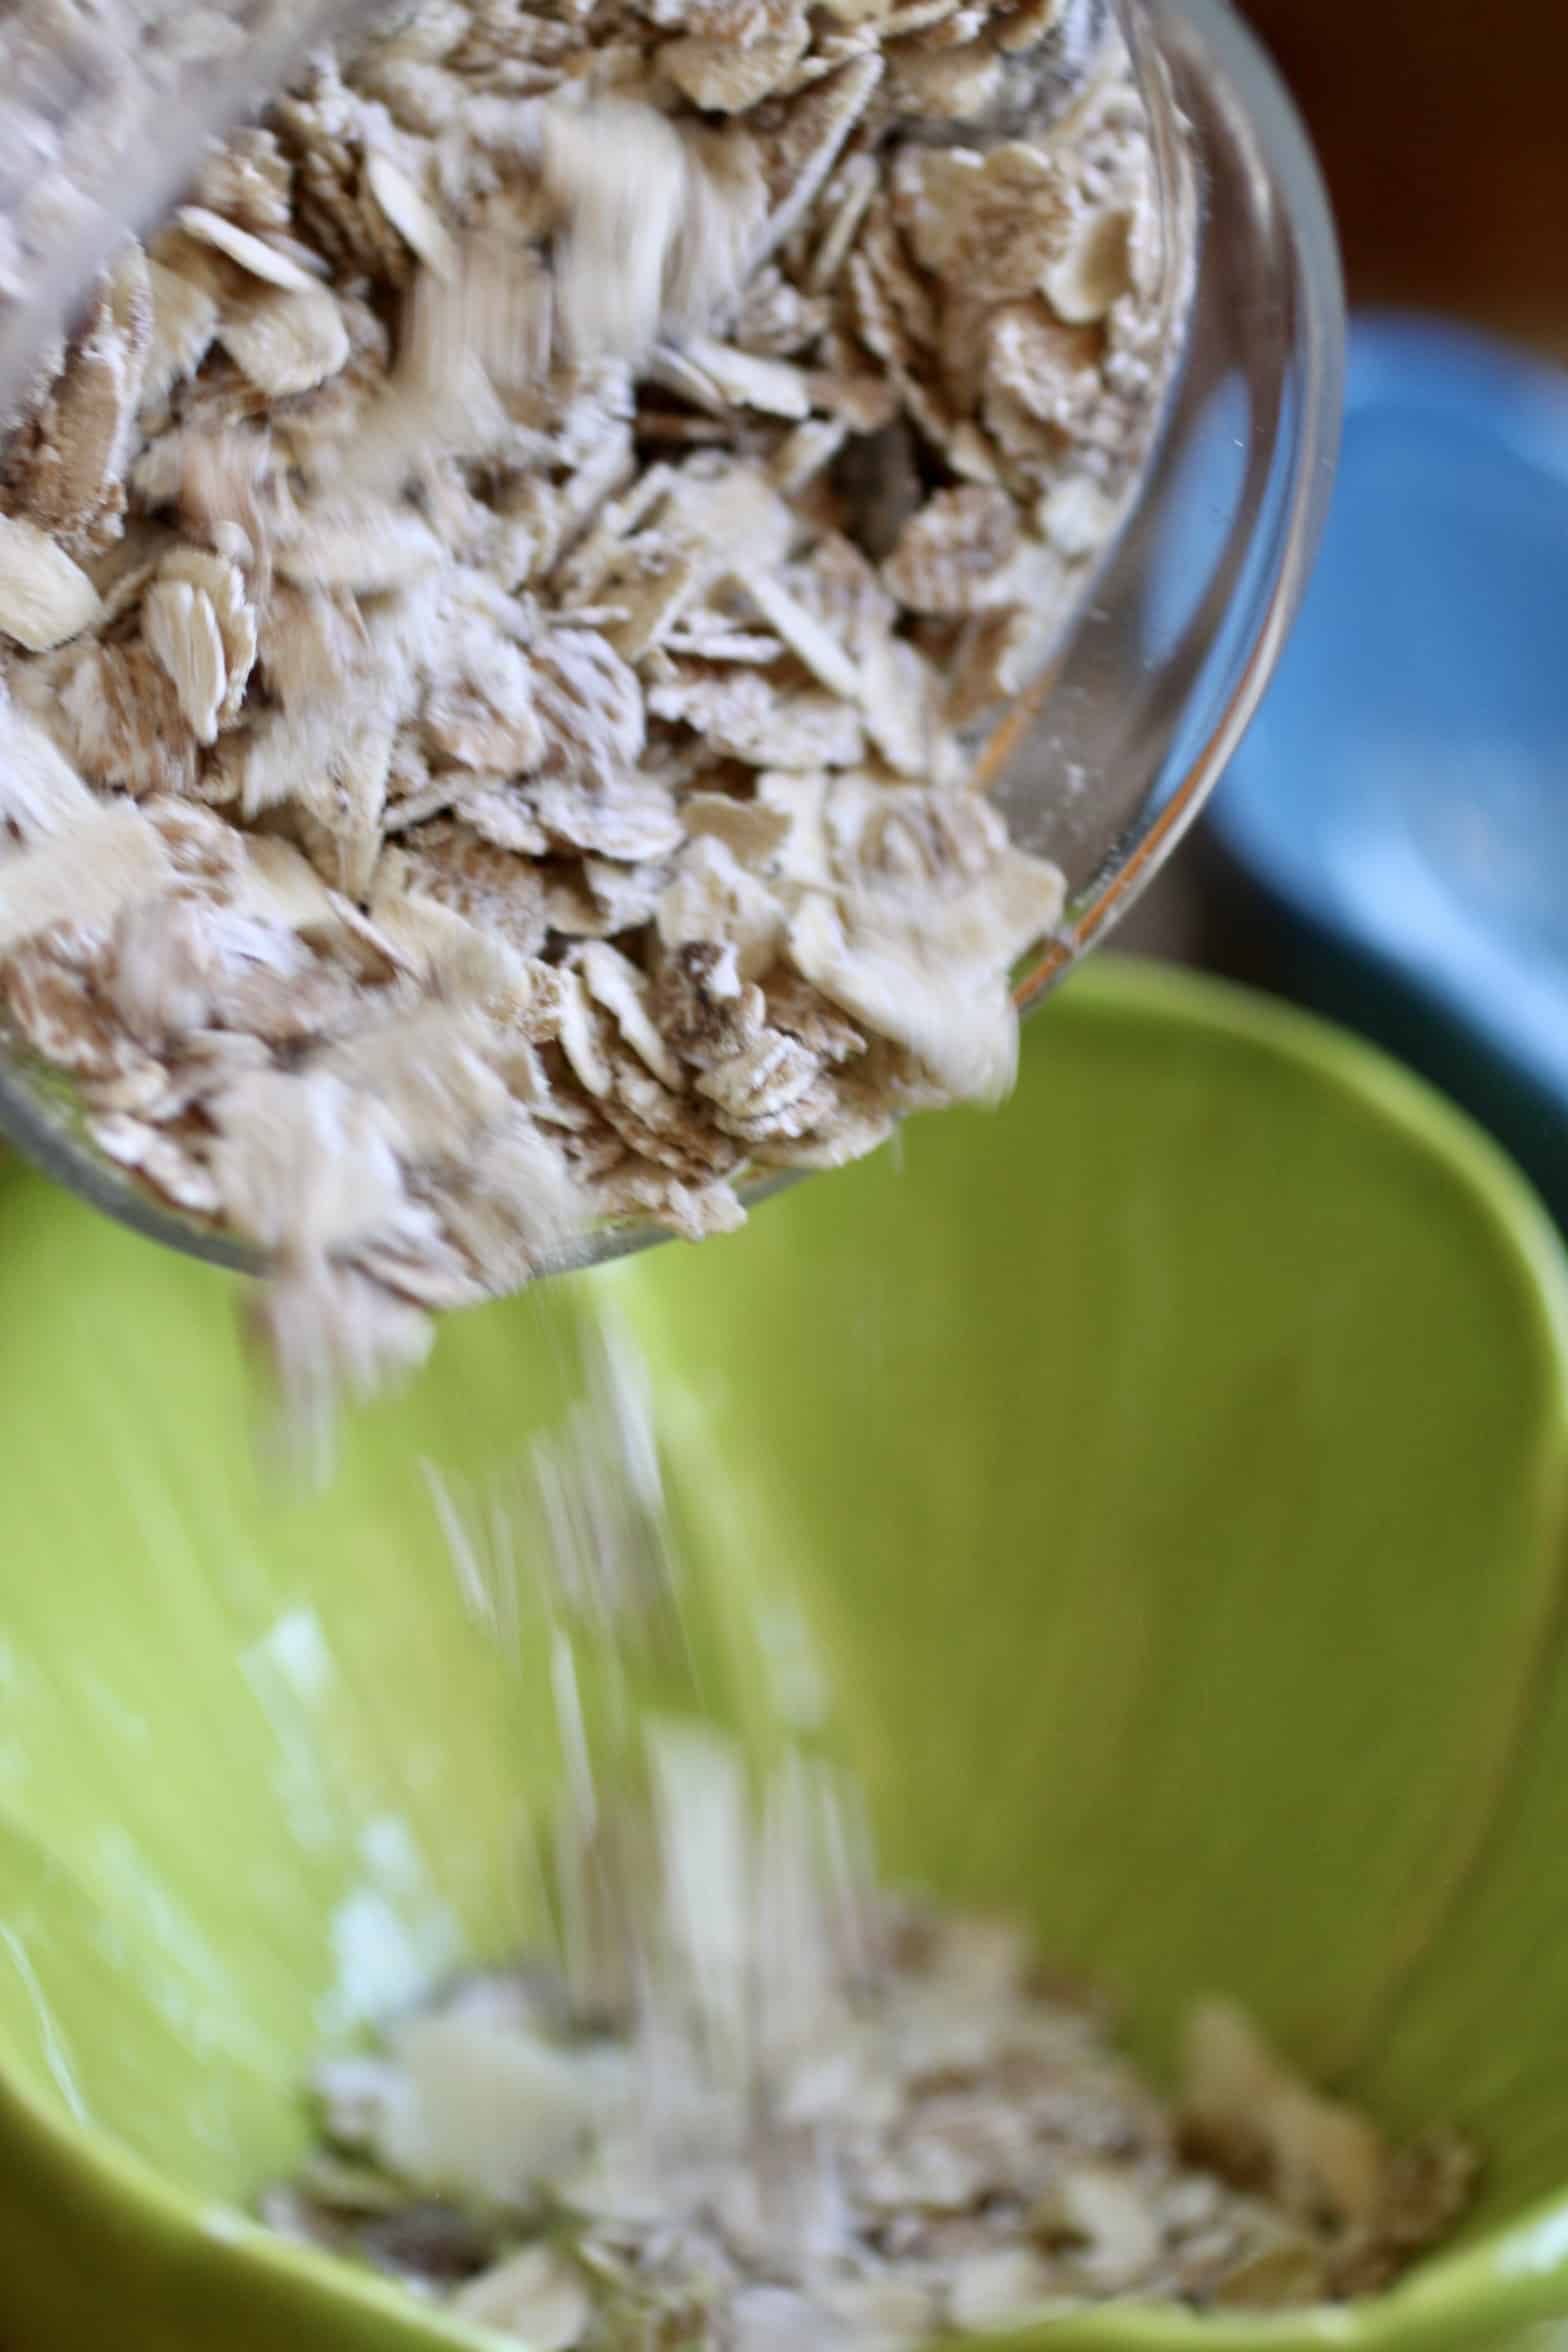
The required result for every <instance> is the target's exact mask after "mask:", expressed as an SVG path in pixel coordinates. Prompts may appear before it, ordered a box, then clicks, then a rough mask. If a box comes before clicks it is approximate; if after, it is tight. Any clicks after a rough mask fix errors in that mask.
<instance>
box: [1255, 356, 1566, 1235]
mask: <svg viewBox="0 0 1568 2352" xmlns="http://www.w3.org/2000/svg"><path fill="white" fill-rule="evenodd" d="M1211 825H1212V831H1213V835H1214V837H1215V838H1216V839H1217V840H1218V842H1219V844H1220V846H1221V848H1222V850H1223V851H1224V852H1225V854H1226V856H1227V858H1228V860H1229V861H1230V863H1231V864H1232V865H1233V866H1234V867H1235V868H1237V869H1239V870H1240V872H1241V874H1242V875H1243V876H1244V877H1245V879H1246V880H1247V881H1248V882H1249V883H1251V884H1252V885H1253V886H1254V888H1255V889H1256V890H1257V891H1259V892H1260V893H1262V895H1263V898H1264V902H1265V911H1266V913H1267V915H1268V916H1269V917H1270V918H1271V920H1272V922H1273V924H1274V927H1275V932H1276V936H1275V939H1274V942H1273V945H1274V947H1275V950H1276V955H1275V961H1276V964H1277V966H1278V976H1279V977H1280V978H1281V979H1282V980H1283V982H1284V984H1285V985H1286V986H1287V987H1289V988H1290V989H1291V990H1292V992H1293V993H1296V994H1299V995H1301V996H1303V997H1304V998H1306V999H1308V1000H1309V1001H1311V1002H1313V1003H1315V1004H1317V1005H1318V1006H1319V1007H1320V1008H1321V1009H1324V1010H1326V1011H1329V1012H1331V1013H1333V1014H1335V1015H1337V1016H1338V1017H1339V1018H1341V1019H1346V1020H1349V1021H1351V1022H1353V1023H1354V1024H1355V1025H1356V1026H1358V1027H1360V1028H1361V1029H1363V1030H1365V1031H1368V1032H1370V1033H1372V1034H1374V1035H1376V1036H1378V1037H1379V1038H1380V1039H1381V1040H1382V1041H1383V1042H1384V1043H1385V1044H1388V1045H1390V1046H1392V1047H1393V1048H1394V1049H1395V1050H1396V1051H1399V1052H1402V1053H1403V1054H1404V1055H1405V1056H1406V1058H1407V1059H1409V1060H1411V1061H1414V1062H1415V1063H1417V1064H1418V1065H1419V1066H1420V1067H1422V1068H1424V1069H1425V1070H1426V1071H1427V1072H1428V1073H1429V1075H1431V1076H1433V1077H1435V1078H1436V1079H1437V1080H1438V1081H1439V1082H1440V1083H1441V1084H1443V1085H1445V1086H1446V1087H1447V1088H1448V1089H1449V1091H1450V1092H1452V1093H1453V1094H1455V1095H1456V1096H1457V1097H1459V1099H1461V1100H1462V1101H1464V1102H1465V1103H1467V1104H1468V1106H1469V1107H1470V1108H1471V1109H1472V1110H1474V1111H1475V1112H1476V1113H1477V1114H1478V1115H1479V1116H1480V1117H1482V1118H1483V1119H1485V1120H1486V1121H1487V1122H1488V1123H1489V1124H1490V1125H1491V1126H1492V1127H1493V1129H1494V1130H1495V1131H1496V1132H1497V1133H1498V1134H1499V1135H1500V1136H1501V1137H1502V1139H1503V1140H1504V1141H1505V1142H1506V1143H1508V1144H1509V1145H1510V1146H1511V1148H1512V1149H1513V1150H1514V1152H1515V1153H1516V1155H1517V1156H1518V1157H1519V1158H1520V1159H1521V1160H1522V1161H1523V1162H1524V1163H1525V1165H1526V1166H1527V1167H1528V1168H1529V1169H1530V1171H1531V1173H1532V1174H1533V1175H1534V1176H1535V1178H1536V1180H1537V1182H1538V1183H1539V1184H1540V1185H1541V1186H1542V1188H1543V1189H1544V1190H1545V1191H1546V1192H1547V1194H1548V1196H1549V1198H1550V1199H1551V1201H1552V1203H1553V1205H1554V1207H1555V1208H1556V1209H1557V1211H1558V1214H1559V1216H1561V1217H1564V1218H1568V375H1564V374H1561V373H1559V372H1557V371H1556V370H1554V369H1551V368H1547V367H1544V366H1542V365H1541V364H1539V363H1537V362H1535V361H1532V360H1529V359H1526V358H1523V357H1521V356H1520V355H1518V354H1517V353H1515V352H1512V351H1510V350H1508V349H1506V348H1504V347H1502V346H1499V345H1497V344H1495V343H1492V342H1490V341H1487V340H1485V339H1483V338H1480V337H1478V336H1475V335H1472V334H1469V333H1466V332H1463V331H1460V330H1456V329H1453V328H1449V327H1442V326H1436V325H1433V324H1431V323H1429V322H1424V321H1419V320H1414V319H1398V318H1387V319H1384V318H1373V319H1366V320H1363V321H1362V322H1361V323H1360V324H1359V325H1358V326H1357V327H1356V328H1355V330H1354V331H1353V334H1352V339H1351V357H1350V374H1349V384H1348V394H1347V409H1346V420H1345V438H1344V448H1343V456H1342V460H1341V465H1340V473H1339V481H1338V487H1337V490H1336V492H1335V497H1334V502H1333V506H1332V510H1331V513H1330V517H1329V522H1328V528H1327V532H1326V535H1325V539H1324V544H1323V553H1322V557H1321V560H1320V562H1319V566H1318V570H1317V573H1316V576H1315V578H1314V580H1313V583H1312V586H1311V589H1310V591H1309V593H1308V596H1307V600H1306V603H1305V606H1304V608H1303V611H1302V616H1301V619H1300V621H1299V623H1298V625H1297V629H1296V633H1295V635H1294V637H1293V639H1292V641H1291V644H1290V647H1289V649H1288V651H1287V653H1286V655H1285V657H1284V659H1283V660H1282V662H1281V664H1280V668H1279V671H1278V673H1277V675H1276V678H1275V682H1274V684H1273V685H1272V686H1271V688H1270V691H1269V693H1268V696H1267V697H1266V699H1265V701H1264V704H1263V707H1262V709H1261V711H1260V712H1259V714H1258V717H1257V719H1256V721H1255V722H1254V725H1253V728H1252V731H1251V734H1250V735H1249V737H1248V739H1247V741H1246V743H1245V745H1244V747H1243V749H1242V750H1241V752H1240V753H1239V754H1238V756H1237V759H1236V761H1235V763H1234V765H1233V766H1232V768H1231V770H1230V773H1229V775H1228V776H1227V778H1226V780H1225V783H1224V784H1223V786H1222V788H1221V789H1220V791H1219V793H1218V794H1217V796H1216V800H1215V803H1214V809H1213V814H1212V817H1211Z"/></svg>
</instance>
